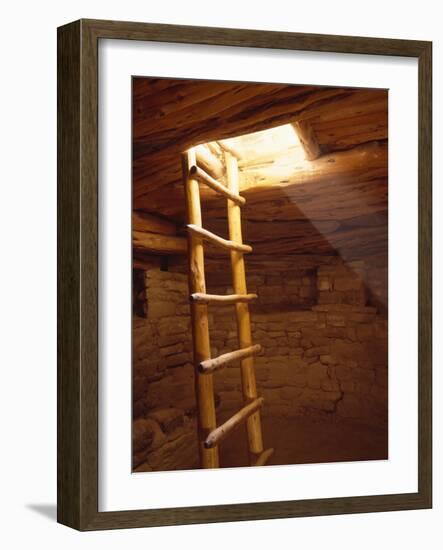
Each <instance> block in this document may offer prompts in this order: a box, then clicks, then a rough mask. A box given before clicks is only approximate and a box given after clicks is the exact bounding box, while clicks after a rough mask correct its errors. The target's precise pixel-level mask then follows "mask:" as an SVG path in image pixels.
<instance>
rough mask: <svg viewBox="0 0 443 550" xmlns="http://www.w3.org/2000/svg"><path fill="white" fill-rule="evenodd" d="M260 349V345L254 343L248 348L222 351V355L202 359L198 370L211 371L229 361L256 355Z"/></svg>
mask: <svg viewBox="0 0 443 550" xmlns="http://www.w3.org/2000/svg"><path fill="white" fill-rule="evenodd" d="M261 350H262V347H261V345H260V344H255V346H249V347H248V348H242V349H237V350H235V351H230V352H228V353H224V354H223V355H219V356H218V357H214V358H213V359H206V360H205V361H202V362H201V363H200V365H199V370H200V372H201V373H204V374H207V373H211V372H214V371H215V370H217V369H220V368H222V367H225V366H226V365H229V364H230V363H233V362H234V361H239V360H241V359H245V358H246V357H252V356H253V355H257V354H258V353H260V352H261Z"/></svg>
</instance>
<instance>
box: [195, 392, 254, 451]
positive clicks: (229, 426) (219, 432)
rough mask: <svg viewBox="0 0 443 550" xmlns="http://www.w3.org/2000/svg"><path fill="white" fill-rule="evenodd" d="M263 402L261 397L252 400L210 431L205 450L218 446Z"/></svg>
mask: <svg viewBox="0 0 443 550" xmlns="http://www.w3.org/2000/svg"><path fill="white" fill-rule="evenodd" d="M263 401H264V399H263V397H259V398H258V399H254V401H252V402H251V403H249V405H246V407H243V408H242V409H240V410H239V411H238V412H236V413H235V414H234V416H231V418H230V419H229V420H227V421H226V422H224V423H223V424H222V425H221V426H218V428H215V430H212V432H211V433H210V434H209V435H208V437H207V438H206V440H205V448H206V449H212V447H215V446H216V445H218V444H219V443H220V441H222V440H223V439H224V438H225V437H226V436H227V435H228V434H229V433H230V432H231V431H232V430H233V429H234V428H236V427H237V426H238V425H239V424H241V423H242V422H244V421H245V420H246V419H247V418H249V417H250V416H251V415H252V414H254V413H255V412H256V411H258V409H259V408H260V407H261V406H262V405H263Z"/></svg>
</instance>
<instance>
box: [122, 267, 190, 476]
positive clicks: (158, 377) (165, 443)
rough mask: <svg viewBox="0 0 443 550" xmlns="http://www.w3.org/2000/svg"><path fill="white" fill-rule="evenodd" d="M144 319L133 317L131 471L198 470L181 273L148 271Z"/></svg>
mask: <svg viewBox="0 0 443 550" xmlns="http://www.w3.org/2000/svg"><path fill="white" fill-rule="evenodd" d="M144 283H145V288H144V292H145V297H146V305H147V307H146V308H145V312H146V313H145V315H146V317H145V318H140V317H138V316H134V319H133V404H134V409H133V417H134V425H133V467H134V469H135V470H136V471H149V470H157V469H160V470H176V469H187V468H194V467H196V466H197V461H198V452H197V440H196V432H195V430H196V421H195V396H194V371H193V366H192V338H191V321H190V314H189V305H188V286H187V280H186V277H185V276H184V275H183V274H180V273H177V274H174V273H170V272H167V271H160V270H155V269H153V270H149V271H146V272H144Z"/></svg>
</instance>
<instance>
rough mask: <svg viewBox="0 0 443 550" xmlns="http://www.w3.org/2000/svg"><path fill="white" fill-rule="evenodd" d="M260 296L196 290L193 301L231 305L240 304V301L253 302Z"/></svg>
mask: <svg viewBox="0 0 443 550" xmlns="http://www.w3.org/2000/svg"><path fill="white" fill-rule="evenodd" d="M257 298H258V296H257V294H227V295H222V294H204V293H203V292H194V294H191V299H192V301H193V302H198V303H199V304H212V303H216V304H220V305H229V304H238V303H240V302H243V303H244V302H253V301H254V300H256V299H257Z"/></svg>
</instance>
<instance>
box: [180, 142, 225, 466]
mask: <svg viewBox="0 0 443 550" xmlns="http://www.w3.org/2000/svg"><path fill="white" fill-rule="evenodd" d="M195 163H196V157H195V150H194V149H193V148H192V149H189V150H188V151H186V153H184V155H183V174H184V179H185V194H186V209H187V218H188V223H190V224H193V225H195V226H197V227H201V226H202V215H201V204H200V190H199V184H198V181H197V180H196V179H195V177H193V176H191V175H189V169H190V167H191V166H194V165H195ZM188 282H189V293H190V294H194V293H206V281H205V267H204V250H203V239H202V237H201V236H200V235H198V234H196V233H193V232H189V233H188ZM190 306H191V319H192V334H193V348H194V368H195V371H194V377H195V394H196V401H197V408H198V415H197V416H198V437H199V453H200V462H201V466H202V468H218V467H219V457H218V448H217V447H213V448H210V449H208V448H206V447H205V445H204V442H205V440H206V438H207V437H208V435H209V433H211V432H212V431H213V430H214V429H215V428H216V426H217V424H216V414H215V400H214V383H213V375H212V374H209V375H208V374H205V375H204V374H201V373H200V372H199V368H198V367H199V365H200V363H201V362H202V361H206V360H208V359H210V357H211V348H210V340H209V324H208V306H207V305H206V304H201V303H198V302H195V301H191V304H190Z"/></svg>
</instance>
